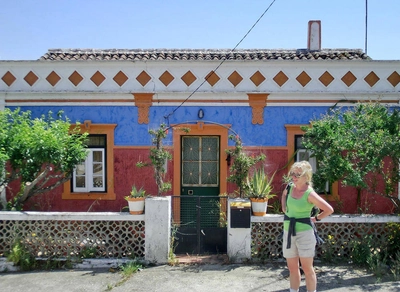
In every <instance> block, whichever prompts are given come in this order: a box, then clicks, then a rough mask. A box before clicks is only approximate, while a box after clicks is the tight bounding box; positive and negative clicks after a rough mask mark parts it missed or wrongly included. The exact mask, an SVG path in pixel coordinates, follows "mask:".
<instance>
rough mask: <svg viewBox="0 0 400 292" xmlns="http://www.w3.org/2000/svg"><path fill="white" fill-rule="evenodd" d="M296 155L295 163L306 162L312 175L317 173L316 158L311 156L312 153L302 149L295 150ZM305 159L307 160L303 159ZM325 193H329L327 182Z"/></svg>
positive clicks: (327, 183)
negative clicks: (309, 165)
mask: <svg viewBox="0 0 400 292" xmlns="http://www.w3.org/2000/svg"><path fill="white" fill-rule="evenodd" d="M296 150H297V153H296V161H302V160H307V161H308V162H309V163H310V164H311V167H312V170H313V174H314V173H315V172H316V171H317V158H316V157H315V156H312V154H313V152H312V151H309V150H307V149H304V148H297V149H296ZM305 157H307V158H305ZM325 191H326V192H327V193H329V192H330V188H329V182H328V181H327V182H326V184H325Z"/></svg>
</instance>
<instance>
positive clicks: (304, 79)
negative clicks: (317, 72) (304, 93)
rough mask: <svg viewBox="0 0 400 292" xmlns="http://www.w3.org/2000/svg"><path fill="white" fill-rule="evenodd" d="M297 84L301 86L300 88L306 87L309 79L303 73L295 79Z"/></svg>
mask: <svg viewBox="0 0 400 292" xmlns="http://www.w3.org/2000/svg"><path fill="white" fill-rule="evenodd" d="M296 80H297V82H299V83H300V84H301V86H303V87H304V86H306V85H307V84H308V83H309V82H310V81H311V77H310V76H309V75H308V74H307V73H306V72H305V71H303V72H301V73H300V74H299V76H297V77H296Z"/></svg>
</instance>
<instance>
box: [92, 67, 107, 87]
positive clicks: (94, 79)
mask: <svg viewBox="0 0 400 292" xmlns="http://www.w3.org/2000/svg"><path fill="white" fill-rule="evenodd" d="M105 79H106V77H104V75H103V74H101V72H100V71H96V73H94V74H93V76H92V77H90V80H92V82H93V83H94V84H96V86H97V87H99V86H100V84H102V83H103V81H104V80H105Z"/></svg>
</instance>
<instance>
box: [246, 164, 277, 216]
mask: <svg viewBox="0 0 400 292" xmlns="http://www.w3.org/2000/svg"><path fill="white" fill-rule="evenodd" d="M274 176H275V173H274V174H273V175H272V176H271V177H269V176H268V175H267V174H266V173H265V171H264V168H261V169H258V170H256V171H255V172H254V174H253V175H252V176H251V177H247V188H246V192H247V197H248V198H249V199H250V201H251V209H252V211H253V215H255V216H264V215H266V214H267V207H268V200H269V199H271V198H273V197H275V196H276V195H275V194H273V193H272V191H273V186H272V181H273V179H274Z"/></svg>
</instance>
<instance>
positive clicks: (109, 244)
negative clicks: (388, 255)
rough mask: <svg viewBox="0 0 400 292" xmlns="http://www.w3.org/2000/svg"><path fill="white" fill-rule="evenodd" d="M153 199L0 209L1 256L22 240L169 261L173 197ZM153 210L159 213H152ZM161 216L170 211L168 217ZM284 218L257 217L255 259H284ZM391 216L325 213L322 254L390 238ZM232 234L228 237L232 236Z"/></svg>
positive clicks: (49, 249)
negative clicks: (142, 208) (102, 207)
mask: <svg viewBox="0 0 400 292" xmlns="http://www.w3.org/2000/svg"><path fill="white" fill-rule="evenodd" d="M150 203H151V204H153V206H154V208H151V210H153V209H154V212H152V211H150V209H149V208H147V212H148V213H149V214H146V215H147V217H146V216H145V215H130V214H129V213H107V212H101V213H88V212H82V213H80V212H75V213H64V212H59V213H58V212H0V257H5V256H6V254H7V253H8V252H9V251H10V250H11V248H12V247H13V245H14V243H15V242H16V241H17V240H20V241H22V242H23V243H24V245H25V246H26V247H27V248H28V250H29V251H30V252H31V253H32V254H33V255H34V256H35V257H37V258H44V259H46V258H71V259H83V258H98V259H120V258H145V257H146V258H147V259H149V260H150V261H151V262H158V263H165V262H167V261H168V254H169V249H170V246H169V240H170V232H168V230H170V229H171V226H170V225H169V224H165V227H162V228H163V229H160V230H161V231H162V230H164V231H165V232H159V231H158V229H157V228H159V227H160V225H162V224H161V223H162V222H166V223H168V222H171V212H170V211H167V212H164V213H163V212H160V208H158V207H157V206H160V204H163V205H162V208H161V209H166V210H168V206H170V205H171V204H170V202H169V201H167V202H163V200H162V199H156V200H152V201H151V202H150ZM146 204H148V205H147V206H148V207H150V206H151V204H149V203H146ZM152 213H154V214H153V215H151V214H152ZM160 216H162V217H165V220H164V219H163V218H160ZM153 217H154V218H153ZM168 217H169V218H168ZM147 221H148V222H147ZM145 222H146V224H145ZM151 222H153V224H151ZM282 222H283V215H273V214H271V215H266V216H263V217H256V216H252V217H251V231H250V232H249V236H248V238H249V240H246V243H245V244H246V247H245V249H246V250H247V249H248V250H250V249H251V255H249V256H248V257H249V259H251V260H252V261H274V260H282V239H281V236H280V235H281V232H282V224H283V223H282ZM389 222H397V223H399V222H400V217H399V216H380V215H332V216H330V217H328V218H325V219H324V220H323V221H321V222H318V223H317V228H318V231H319V235H320V236H321V237H322V238H323V239H324V240H325V243H324V244H323V245H321V246H318V248H317V258H320V259H328V260H329V259H330V258H338V257H339V258H343V259H349V258H350V252H351V242H353V241H354V240H363V239H364V238H365V237H366V236H370V239H371V240H372V241H374V243H375V244H377V245H379V244H380V243H382V244H384V243H385V242H386V241H387V239H388V237H389V236H390V233H389V232H390V230H389V229H388V228H387V227H388V223H389ZM145 227H146V228H147V229H148V230H147V233H146V240H147V241H148V242H146V240H145ZM150 229H151V230H150ZM231 231H232V230H231ZM228 232H229V231H228ZM232 234H233V233H231V234H229V235H230V236H231V235H232ZM160 236H161V237H162V238H161V237H160ZM230 236H228V241H229V240H232V239H231V238H230ZM245 237H246V236H245ZM164 238H165V239H164ZM163 242H164V243H168V244H163ZM228 246H229V242H228ZM249 246H250V248H248V247H249ZM158 253H159V254H158ZM245 257H246V255H245Z"/></svg>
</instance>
